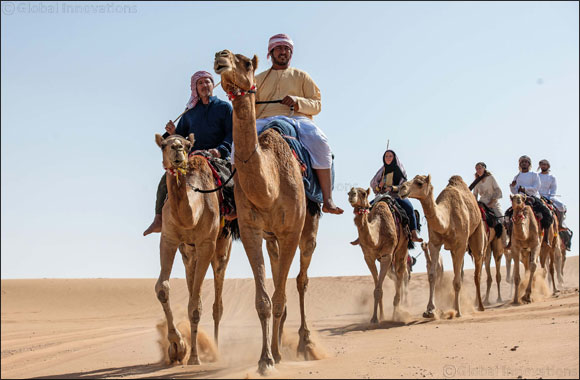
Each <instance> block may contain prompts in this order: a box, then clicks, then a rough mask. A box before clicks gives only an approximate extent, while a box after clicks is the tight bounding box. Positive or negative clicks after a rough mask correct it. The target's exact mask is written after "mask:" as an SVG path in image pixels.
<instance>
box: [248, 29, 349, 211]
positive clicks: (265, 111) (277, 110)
mask: <svg viewBox="0 0 580 380" xmlns="http://www.w3.org/2000/svg"><path fill="white" fill-rule="evenodd" d="M293 51H294V43H293V42H292V40H291V39H290V37H289V36H288V35H286V34H276V35H274V36H272V37H271V38H270V40H269V42H268V57H269V58H271V59H272V67H271V68H270V69H269V70H267V71H264V72H262V73H260V74H258V75H257V76H256V87H257V91H256V101H272V100H277V99H281V102H280V103H267V104H258V105H256V119H257V120H256V128H257V130H258V133H260V132H261V130H262V129H263V128H264V126H265V125H266V124H267V123H268V122H270V121H271V120H273V119H284V120H286V121H288V122H289V123H291V124H292V125H294V126H295V127H296V132H297V134H298V138H299V139H300V142H301V143H302V144H303V145H304V147H305V148H306V150H307V151H308V153H310V156H311V161H312V168H313V169H314V171H315V172H316V175H317V177H318V182H319V183H320V187H321V190H322V197H323V206H322V211H323V212H327V213H331V214H342V213H343V210H342V209H341V208H340V207H338V206H336V205H335V204H334V201H333V200H332V178H331V176H332V173H331V167H332V152H331V150H330V145H329V144H328V139H327V137H326V135H325V134H324V132H322V130H321V129H320V128H318V126H317V125H316V124H314V121H313V120H312V116H314V115H317V114H318V113H319V112H320V109H321V102H320V90H319V89H318V86H316V83H314V81H313V80H312V78H311V77H310V75H308V73H306V72H305V71H302V70H299V69H297V68H294V67H290V60H291V59H292V53H293Z"/></svg>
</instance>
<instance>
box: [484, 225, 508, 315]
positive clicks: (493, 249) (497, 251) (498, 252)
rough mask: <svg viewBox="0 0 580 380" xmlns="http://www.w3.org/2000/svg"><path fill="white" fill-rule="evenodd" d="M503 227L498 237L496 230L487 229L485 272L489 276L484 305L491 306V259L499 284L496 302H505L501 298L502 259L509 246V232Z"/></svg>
mask: <svg viewBox="0 0 580 380" xmlns="http://www.w3.org/2000/svg"><path fill="white" fill-rule="evenodd" d="M500 225H501V234H500V235H497V231H496V230H495V229H494V228H486V235H487V241H488V244H487V246H486V249H485V259H484V263H485V272H486V274H487V289H486V291H485V297H484V299H483V303H484V304H485V305H489V304H490V302H489V293H490V289H491V284H492V283H493V279H492V276H491V258H492V255H493V259H494V261H495V281H496V283H497V300H496V302H503V300H502V298H501V289H500V284H501V257H502V256H503V254H504V251H505V246H506V245H507V232H506V228H505V227H504V226H503V224H500Z"/></svg>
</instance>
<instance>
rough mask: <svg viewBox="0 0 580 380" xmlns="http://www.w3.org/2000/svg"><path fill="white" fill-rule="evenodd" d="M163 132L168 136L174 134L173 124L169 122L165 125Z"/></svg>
mask: <svg viewBox="0 0 580 380" xmlns="http://www.w3.org/2000/svg"><path fill="white" fill-rule="evenodd" d="M165 130H166V131H167V133H169V134H170V135H174V134H175V124H173V121H171V120H169V122H168V123H167V124H165Z"/></svg>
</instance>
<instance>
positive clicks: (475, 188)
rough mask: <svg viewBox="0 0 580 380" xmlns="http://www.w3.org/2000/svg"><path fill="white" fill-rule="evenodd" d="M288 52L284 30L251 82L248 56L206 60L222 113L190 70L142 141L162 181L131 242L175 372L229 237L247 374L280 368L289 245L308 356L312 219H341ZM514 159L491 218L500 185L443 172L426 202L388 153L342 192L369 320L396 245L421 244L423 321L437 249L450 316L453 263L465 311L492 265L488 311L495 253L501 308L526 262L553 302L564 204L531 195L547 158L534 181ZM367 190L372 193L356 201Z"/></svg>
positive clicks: (397, 263) (424, 185) (426, 185)
mask: <svg viewBox="0 0 580 380" xmlns="http://www.w3.org/2000/svg"><path fill="white" fill-rule="evenodd" d="M293 50H294V44H293V42H292V40H291V39H290V37H288V36H287V35H285V34H278V35H275V36H273V37H272V38H270V40H269V44H268V57H269V58H271V59H272V67H271V68H269V69H268V70H266V71H264V72H262V73H260V74H258V75H256V70H257V68H258V58H257V56H255V55H254V57H253V58H251V59H250V58H247V57H245V56H243V55H241V54H234V53H232V52H230V51H229V50H222V51H219V52H217V53H216V54H215V58H214V71H215V73H216V74H217V75H219V76H220V78H221V86H222V88H223V90H224V91H225V92H226V94H227V95H228V98H229V100H230V101H231V104H230V103H228V102H225V101H223V100H220V99H218V98H217V97H215V96H213V89H214V88H215V84H214V79H213V76H212V75H211V74H210V73H208V72H205V71H198V72H196V73H195V74H194V75H193V76H192V78H191V91H192V93H191V98H190V99H189V101H188V103H187V105H186V109H185V111H184V112H183V113H182V114H181V115H180V116H179V117H178V119H180V120H179V123H178V124H177V126H176V125H175V124H174V123H175V121H169V122H168V123H167V125H166V128H165V129H166V132H167V133H166V134H165V135H163V136H162V135H159V134H157V135H155V141H156V144H157V145H158V146H159V148H161V151H162V158H163V166H164V168H165V172H166V174H165V175H164V176H163V177H162V179H161V181H160V183H159V187H158V194H157V202H156V208H155V219H154V221H153V223H152V224H151V226H150V227H149V228H148V229H147V230H146V231H145V232H144V235H148V234H150V233H153V232H160V233H161V239H160V262H161V272H160V275H159V279H158V281H157V283H156V285H155V292H156V295H157V298H158V299H159V302H160V303H161V305H162V308H163V311H164V313H165V317H166V320H167V339H168V341H169V346H168V357H169V361H170V363H183V362H184V361H185V359H186V358H188V360H187V364H190V365H199V364H200V359H199V355H198V347H197V336H198V324H199V321H200V318H201V313H202V302H201V296H200V293H201V286H202V283H203V280H204V278H205V275H206V272H207V270H208V268H209V266H210V265H211V266H212V269H213V274H214V287H215V303H214V305H213V318H214V340H215V343H216V345H217V343H218V341H219V339H218V338H219V323H220V319H221V316H222V313H223V304H222V299H221V292H222V289H223V282H224V278H225V271H226V267H227V264H228V261H229V258H230V252H231V248H232V242H233V240H236V239H240V240H241V243H242V245H243V247H244V250H245V252H246V255H247V257H248V260H249V263H250V265H251V267H252V271H253V275H254V281H255V286H256V293H255V307H256V311H257V314H258V318H259V320H260V323H261V327H262V351H261V353H260V358H259V362H258V370H259V372H260V373H262V374H264V373H267V372H268V371H269V369H271V368H273V367H274V365H275V364H276V363H279V362H280V360H281V359H282V356H281V349H280V345H281V339H282V333H283V330H284V322H285V320H286V316H287V314H288V310H287V305H286V298H287V297H286V283H287V279H288V273H289V270H290V266H291V264H292V261H293V259H294V256H295V254H296V250H297V249H299V250H300V255H299V256H300V273H299V274H298V276H297V278H296V286H297V289H298V293H299V301H300V316H301V324H300V327H299V330H298V335H299V343H298V347H297V351H298V353H299V354H300V355H301V356H302V357H303V358H304V359H305V360H312V359H316V354H315V345H314V343H313V342H312V340H311V338H310V331H309V329H308V325H307V318H306V315H307V314H306V310H307V308H306V290H307V287H308V267H309V266H310V262H311V260H312V256H313V254H314V250H315V248H316V236H317V232H318V225H319V221H320V218H321V215H322V213H328V214H334V215H340V214H342V213H343V210H342V209H341V208H340V207H338V206H336V205H335V203H334V201H333V199H332V187H333V175H334V173H333V170H334V169H333V155H332V151H331V149H330V146H329V144H328V139H327V138H326V136H325V134H324V132H323V131H322V130H321V129H320V128H319V127H318V126H317V125H316V124H315V123H314V122H313V116H314V115H316V114H318V113H319V112H320V109H321V108H320V90H319V89H318V87H317V86H316V84H315V83H314V81H313V80H312V78H310V76H309V75H308V74H307V73H306V72H304V71H302V70H298V69H295V68H293V67H290V66H289V63H290V59H291V57H292V53H293ZM176 121H177V120H176ZM543 161H545V162H543V164H545V163H547V161H546V160H543ZM519 164H520V165H519V166H520V173H518V175H517V176H516V178H514V181H513V182H512V184H511V191H512V193H513V195H512V196H511V203H512V207H510V208H509V209H508V210H507V211H506V212H505V213H503V212H502V211H501V209H499V204H498V202H497V200H498V199H499V198H501V197H502V195H501V190H499V186H497V183H496V181H495V179H494V178H493V176H492V175H491V173H490V172H489V171H487V169H486V166H485V164H484V163H478V164H477V165H476V174H475V180H474V181H473V183H472V184H471V186H468V185H467V184H466V183H465V182H464V181H463V179H462V178H461V177H460V176H457V175H454V176H452V177H450V178H449V183H448V185H447V186H446V187H445V188H444V189H443V190H442V191H441V192H440V193H439V194H438V195H437V197H435V190H434V187H433V185H432V180H431V176H430V175H417V176H415V177H414V178H412V179H408V178H407V173H406V171H405V169H404V166H403V164H402V163H401V160H400V158H399V157H398V156H397V154H396V153H395V152H394V151H393V150H391V149H387V151H386V152H385V154H384V155H383V162H382V165H381V167H380V168H379V170H378V171H377V173H376V175H375V176H374V177H373V178H372V180H371V182H370V187H369V188H367V189H364V188H352V189H351V190H350V191H349V193H348V201H349V203H350V205H351V206H352V208H353V213H354V224H355V226H356V229H357V231H358V237H357V239H356V240H355V241H353V242H352V243H351V244H353V245H359V246H360V248H361V250H362V252H363V259H364V260H365V262H366V264H367V265H368V267H369V270H370V272H371V275H372V278H373V281H374V289H373V290H372V291H373V296H374V306H373V314H372V317H371V320H370V322H371V323H372V324H377V323H379V321H380V320H381V319H384V311H383V284H384V280H385V278H386V277H389V278H390V279H392V280H393V282H394V289H395V296H394V299H393V318H395V314H396V313H397V311H398V310H399V308H400V307H401V306H400V304H401V301H403V303H405V302H406V292H407V286H408V283H409V281H410V280H411V270H412V267H413V264H414V262H415V257H413V256H411V255H410V254H409V250H412V249H414V248H415V243H421V248H422V252H423V253H424V255H425V258H426V262H427V272H428V279H429V301H428V303H427V306H426V310H425V312H424V313H423V317H425V318H434V317H435V314H436V311H437V308H436V305H435V301H434V294H435V291H436V286H438V285H440V284H441V283H442V282H443V281H444V279H443V273H444V272H443V271H444V268H443V261H442V254H441V248H442V247H443V248H445V249H446V250H448V251H450V253H451V259H452V262H453V274H454V277H453V288H454V291H455V298H454V309H455V313H456V316H458V317H460V316H461V306H460V298H459V296H460V291H461V286H462V282H463V265H464V258H465V256H466V254H468V255H469V256H470V257H471V259H472V260H473V262H474V264H475V274H474V282H475V289H476V300H477V307H478V310H479V311H484V309H485V307H484V305H485V304H489V296H490V288H491V285H492V275H491V268H490V262H491V258H492V257H493V259H494V262H495V267H496V282H497V293H498V294H497V302H502V297H501V294H500V286H499V285H500V281H501V275H500V270H499V269H500V267H501V258H502V256H506V265H507V266H508V279H507V280H508V281H511V280H512V277H511V276H510V269H511V260H513V262H514V266H513V287H515V290H514V289H512V290H513V293H514V296H513V303H514V304H518V303H520V302H532V301H533V294H532V289H533V287H532V281H533V279H534V272H535V271H536V270H537V261H539V263H540V265H541V266H542V268H548V267H549V274H550V276H551V281H552V286H553V291H554V294H555V293H557V292H558V287H557V285H556V280H555V276H557V277H558V282H559V284H560V285H561V284H562V282H563V277H562V274H563V266H564V262H565V254H566V250H569V249H570V241H571V236H572V232H571V231H570V230H569V229H568V228H566V227H564V226H563V224H562V220H563V216H564V213H565V206H564V205H563V204H561V202H558V201H557V199H555V198H554V197H553V195H554V194H555V179H554V180H553V184H554V188H553V189H551V188H550V186H551V183H550V184H549V185H548V190H547V191H544V192H543V190H545V189H544V186H543V185H544V184H545V183H546V184H547V183H548V182H549V181H550V180H551V179H553V176H551V175H550V174H549V163H548V164H547V169H546V170H544V168H542V174H536V173H534V172H530V171H529V166H530V165H531V160H530V159H529V157H527V156H523V157H522V158H520V161H519ZM541 164H542V162H541ZM544 166H546V165H544ZM542 175H543V176H544V177H541V176H542ZM540 180H541V181H542V182H541V183H540ZM371 189H372V190H373V192H374V195H375V196H374V198H373V197H370V196H371ZM540 195H541V196H540ZM371 198H373V199H371ZM409 198H414V199H417V200H418V201H419V202H420V204H421V207H422V209H423V213H424V216H425V219H426V221H427V229H428V235H429V239H428V241H423V239H421V238H420V237H419V236H418V234H417V233H418V231H419V229H420V216H419V213H418V211H416V210H414V209H413V206H412V204H411V202H410V201H409ZM264 240H265V241H266V250H267V253H268V256H269V260H270V266H271V268H270V269H271V273H272V279H273V284H274V292H273V295H272V296H271V297H270V295H269V294H268V292H267V289H266V268H265V261H264V253H263V251H262V243H263V241H264ZM177 250H179V251H180V253H181V255H182V260H183V263H184V265H185V269H186V282H187V287H188V290H189V303H188V317H189V320H190V325H191V340H190V342H185V341H184V339H183V337H182V334H181V333H180V332H179V331H178V329H177V328H176V324H175V322H174V316H173V314H172V310H171V307H170V302H169V296H170V287H169V277H170V274H171V270H172V267H173V262H174V259H175V254H176V252H177ZM377 262H378V265H379V268H378V270H377ZM520 262H521V263H523V265H524V267H525V270H526V276H529V280H528V285H527V288H526V290H525V293H524V295H523V296H521V295H520V293H519V290H518V285H519V283H520V280H521V276H520V270H519V263H520ZM484 263H485V268H486V270H487V291H486V295H485V298H484V299H482V297H481V293H480V290H481V289H480V285H481V284H480V282H481V280H480V277H481V271H482V266H483V264H484ZM546 273H547V272H546Z"/></svg>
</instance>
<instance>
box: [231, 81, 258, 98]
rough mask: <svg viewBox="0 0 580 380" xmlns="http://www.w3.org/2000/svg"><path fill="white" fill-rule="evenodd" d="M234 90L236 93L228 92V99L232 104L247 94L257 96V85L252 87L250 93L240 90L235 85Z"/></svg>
mask: <svg viewBox="0 0 580 380" xmlns="http://www.w3.org/2000/svg"><path fill="white" fill-rule="evenodd" d="M234 88H235V92H234V91H228V92H227V95H228V99H229V100H230V102H231V101H233V100H234V99H235V98H237V97H238V96H244V95H246V94H255V93H256V85H255V84H254V85H252V87H251V88H250V89H249V90H248V91H245V90H242V89H240V88H239V87H238V86H237V85H236V84H235V83H234Z"/></svg>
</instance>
